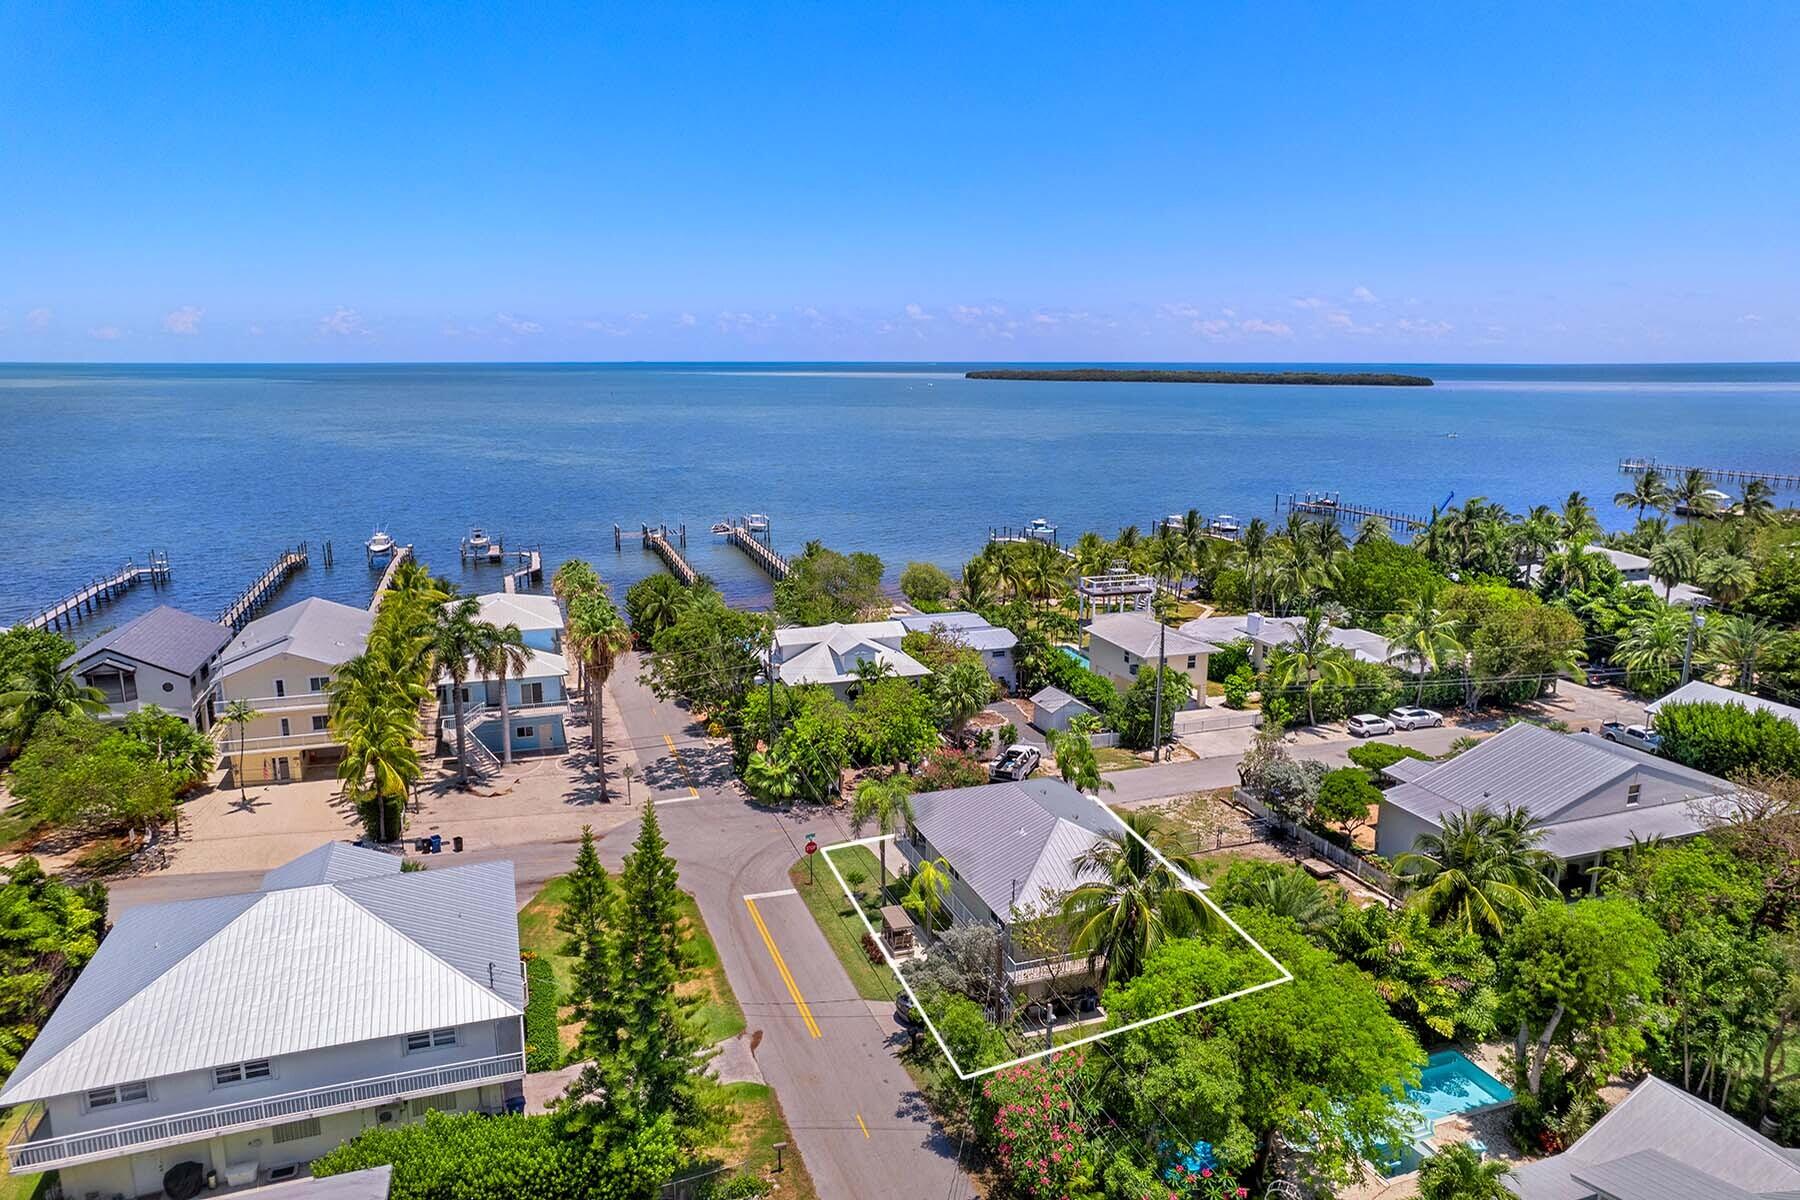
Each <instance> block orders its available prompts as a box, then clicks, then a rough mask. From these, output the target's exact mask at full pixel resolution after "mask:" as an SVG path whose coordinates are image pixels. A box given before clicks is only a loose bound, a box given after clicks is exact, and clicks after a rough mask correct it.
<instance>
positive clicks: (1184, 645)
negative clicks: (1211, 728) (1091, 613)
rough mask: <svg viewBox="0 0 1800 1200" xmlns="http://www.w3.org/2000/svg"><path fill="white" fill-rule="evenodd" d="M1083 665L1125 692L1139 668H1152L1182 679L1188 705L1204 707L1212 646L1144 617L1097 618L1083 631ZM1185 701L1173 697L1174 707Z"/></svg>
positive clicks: (1110, 615) (1130, 614)
mask: <svg viewBox="0 0 1800 1200" xmlns="http://www.w3.org/2000/svg"><path fill="white" fill-rule="evenodd" d="M1087 635H1088V665H1089V666H1090V667H1092V668H1093V670H1094V672H1095V673H1096V674H1099V675H1104V676H1105V677H1106V678H1108V679H1110V680H1112V681H1113V683H1114V684H1116V685H1117V686H1118V687H1120V688H1125V689H1129V688H1130V687H1131V685H1132V684H1133V683H1134V682H1136V680H1137V675H1138V672H1139V671H1140V670H1142V669H1143V668H1144V667H1145V666H1148V667H1149V668H1150V671H1151V673H1152V674H1155V672H1156V664H1157V663H1158V662H1159V661H1160V662H1163V663H1165V664H1166V665H1167V666H1168V668H1169V669H1170V670H1172V671H1178V672H1180V673H1181V674H1183V675H1186V676H1187V678H1188V684H1189V686H1190V687H1191V688H1192V691H1193V696H1192V699H1193V702H1194V703H1195V704H1197V705H1198V706H1199V707H1201V708H1205V707H1206V661H1207V658H1208V657H1209V656H1210V655H1211V654H1212V653H1213V652H1214V651H1215V650H1217V649H1218V647H1217V646H1215V645H1213V644H1212V643H1211V642H1208V641H1206V640H1205V639H1203V638H1200V637H1197V636H1195V635H1193V634H1189V633H1183V632H1182V631H1181V630H1179V629H1172V628H1170V627H1169V626H1166V625H1164V624H1163V623H1162V622H1160V621H1158V620H1157V619H1156V618H1155V617H1153V616H1151V615H1150V614H1149V613H1142V612H1123V613H1102V614H1101V615H1100V616H1098V617H1095V618H1094V620H1093V622H1092V623H1091V624H1089V625H1088V627H1087ZM1186 703H1187V701H1186V700H1184V699H1181V698H1177V699H1176V701H1175V706H1176V707H1177V708H1180V707H1184V706H1185V705H1186Z"/></svg>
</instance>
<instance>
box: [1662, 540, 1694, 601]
mask: <svg viewBox="0 0 1800 1200" xmlns="http://www.w3.org/2000/svg"><path fill="white" fill-rule="evenodd" d="M1699 565H1700V561H1699V556H1698V555H1697V554H1695V552H1694V543H1693V542H1691V541H1689V540H1688V539H1687V538H1685V537H1672V538H1665V539H1664V540H1663V541H1661V542H1658V543H1657V544H1656V546H1655V547H1654V548H1653V549H1652V550H1651V551H1650V575H1651V577H1652V578H1653V579H1656V580H1658V581H1659V582H1661V584H1662V585H1663V599H1664V600H1667V599H1668V598H1669V596H1670V595H1671V594H1672V593H1673V592H1674V591H1675V585H1676V584H1678V583H1686V582H1687V581H1688V580H1690V579H1692V578H1693V577H1694V571H1695V569H1696V568H1697V567H1698V566H1699Z"/></svg>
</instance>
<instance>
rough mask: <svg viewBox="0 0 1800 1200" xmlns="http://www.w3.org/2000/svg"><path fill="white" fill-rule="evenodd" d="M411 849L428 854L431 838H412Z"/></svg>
mask: <svg viewBox="0 0 1800 1200" xmlns="http://www.w3.org/2000/svg"><path fill="white" fill-rule="evenodd" d="M413 849H414V850H417V851H418V852H419V853H420V854H430V853H431V839H430V838H428V837H416V838H414V839H413Z"/></svg>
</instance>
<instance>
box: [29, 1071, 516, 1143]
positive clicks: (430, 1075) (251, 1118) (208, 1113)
mask: <svg viewBox="0 0 1800 1200" xmlns="http://www.w3.org/2000/svg"><path fill="white" fill-rule="evenodd" d="M524 1076H525V1055H524V1053H523V1052H522V1051H520V1052H517V1053H513V1054H499V1055H495V1056H494V1057H492V1058H478V1059H472V1060H469V1061H465V1062H458V1063H446V1064H445V1065H443V1066H441V1067H428V1068H426V1069H424V1070H419V1071H402V1072H399V1073H396V1074H393V1075H380V1076H376V1077H375V1078H373V1079H361V1080H357V1081H356V1082H354V1083H341V1084H333V1085H331V1086H328V1087H317V1088H310V1089H308V1090H306V1091H303V1092H289V1093H287V1094H286V1095H281V1096H270V1097H267V1098H266V1099H262V1100H246V1101H244V1102H243V1103H241V1104H228V1105H221V1106H220V1107H217V1108H206V1109H200V1110H197V1111H194V1112H186V1113H180V1114H178V1115H176V1116H172V1117H155V1118H151V1119H149V1120H145V1121H134V1122H132V1123H131V1124H129V1125H112V1126H109V1127H107V1128H105V1129H95V1130H92V1131H89V1132H85V1133H70V1134H65V1135H63V1136H62V1137H42V1138H39V1137H33V1136H31V1135H32V1134H33V1133H35V1132H39V1131H41V1130H42V1129H43V1126H44V1122H41V1121H29V1120H28V1121H21V1122H20V1123H19V1129H18V1132H17V1133H15V1134H14V1135H13V1140H12V1143H11V1144H10V1145H8V1146H7V1148H6V1157H7V1163H8V1170H9V1171H11V1172H12V1173H14V1174H19V1173H23V1172H31V1171H48V1170H52V1169H56V1168H61V1167H68V1166H73V1165H74V1164H76V1163H83V1162H92V1161H95V1160H97V1159H103V1158H117V1157H118V1156H119V1155H121V1154H131V1153H135V1152H136V1151H139V1150H148V1149H151V1148H153V1147H156V1146H170V1145H179V1144H181V1143H183V1142H194V1141H200V1140H202V1139H204V1138H209V1137H214V1136H217V1135H219V1134H225V1133H232V1132H234V1131H237V1130H242V1129H260V1128H265V1127H267V1126H270V1125H281V1124H285V1123H287V1122H289V1121H300V1120H305V1119H306V1118H308V1117H318V1116H324V1115H325V1114H327V1113H334V1112H344V1111H347V1110H350V1109H357V1108H368V1107H370V1106H372V1105H377V1104H383V1103H386V1102H388V1101H394V1100H405V1099H408V1098H409V1097H412V1096H430V1095H436V1094H438V1093H440V1092H445V1091H450V1090H453V1089H455V1088H461V1087H469V1086H471V1085H474V1084H482V1083H494V1082H496V1081H499V1080H505V1079H522V1078H524Z"/></svg>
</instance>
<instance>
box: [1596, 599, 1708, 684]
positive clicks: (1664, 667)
mask: <svg viewBox="0 0 1800 1200" xmlns="http://www.w3.org/2000/svg"><path fill="white" fill-rule="evenodd" d="M1690 622H1691V618H1690V617H1689V616H1688V614H1687V613H1685V612H1682V611H1681V610H1680V609H1678V608H1662V609H1659V610H1657V611H1656V612H1653V613H1649V614H1646V615H1645V616H1643V617H1640V618H1638V620H1636V621H1634V622H1633V623H1632V624H1631V625H1630V626H1628V627H1627V628H1626V630H1625V634H1624V636H1623V637H1621V638H1620V639H1619V644H1618V646H1617V647H1616V648H1615V649H1614V650H1613V654H1612V658H1613V661H1614V662H1616V663H1618V664H1619V665H1620V666H1621V667H1624V668H1625V669H1626V670H1627V671H1629V672H1631V674H1632V675H1633V676H1636V677H1637V678H1635V679H1633V681H1632V686H1633V687H1636V688H1638V689H1639V690H1640V691H1649V690H1658V691H1660V690H1662V687H1663V686H1664V685H1666V684H1668V683H1670V682H1672V681H1673V678H1674V674H1675V664H1677V663H1679V662H1680V661H1681V658H1682V654H1683V653H1684V652H1685V650H1686V648H1687V637H1688V626H1689V624H1690Z"/></svg>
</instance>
